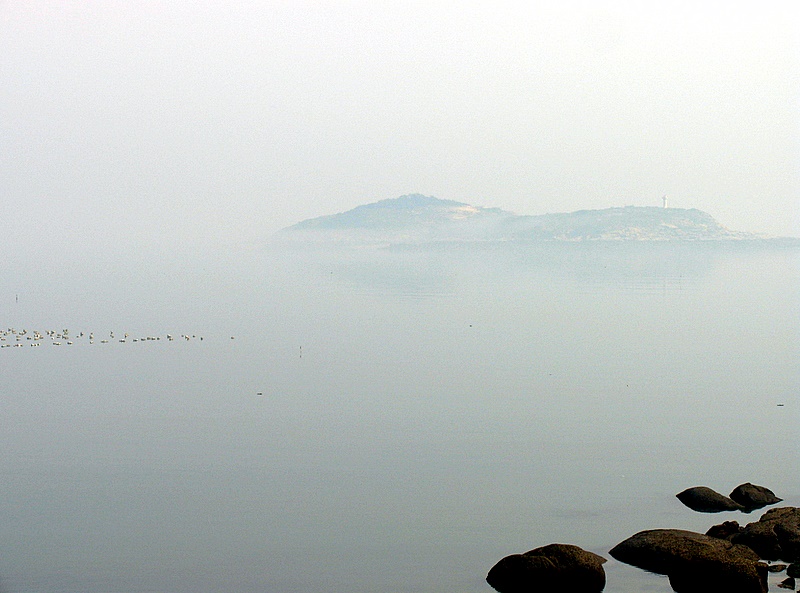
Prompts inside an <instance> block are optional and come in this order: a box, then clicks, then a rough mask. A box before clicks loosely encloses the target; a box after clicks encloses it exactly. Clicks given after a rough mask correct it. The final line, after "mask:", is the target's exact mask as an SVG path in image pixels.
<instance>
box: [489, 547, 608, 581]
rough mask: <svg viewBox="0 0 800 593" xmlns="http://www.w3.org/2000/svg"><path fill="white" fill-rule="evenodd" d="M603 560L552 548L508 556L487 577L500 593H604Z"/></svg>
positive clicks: (582, 552) (574, 550)
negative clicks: (567, 592)
mask: <svg viewBox="0 0 800 593" xmlns="http://www.w3.org/2000/svg"><path fill="white" fill-rule="evenodd" d="M605 561H606V559H605V558H603V557H602V556H598V555H597V554H593V553H592V552H587V551H586V550H583V549H582V548H579V547H578V546H573V545H569V544H550V545H548V546H543V547H541V548H536V549H535V550H531V551H530V552H525V553H524V554H512V555H511V556H506V557H505V558H503V559H502V560H500V562H498V563H497V564H495V565H494V566H493V567H492V569H491V570H490V571H489V574H488V575H486V582H487V583H489V584H490V585H491V586H492V587H493V588H494V589H496V590H497V591H499V592H500V593H536V592H537V591H541V592H542V593H550V592H551V591H555V590H558V589H563V588H565V586H568V587H570V588H573V589H575V590H581V591H587V592H588V593H593V592H599V591H602V590H603V588H604V587H605V586H606V573H605V571H604V570H603V563H604V562H605Z"/></svg>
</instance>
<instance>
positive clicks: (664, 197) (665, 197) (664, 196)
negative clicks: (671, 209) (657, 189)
mask: <svg viewBox="0 0 800 593" xmlns="http://www.w3.org/2000/svg"><path fill="white" fill-rule="evenodd" d="M661 201H662V202H664V208H666V207H667V195H666V194H664V195H663V196H661Z"/></svg>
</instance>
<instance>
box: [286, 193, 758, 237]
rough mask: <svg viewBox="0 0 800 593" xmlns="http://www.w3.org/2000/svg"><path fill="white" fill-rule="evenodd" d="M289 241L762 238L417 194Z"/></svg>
mask: <svg viewBox="0 0 800 593" xmlns="http://www.w3.org/2000/svg"><path fill="white" fill-rule="evenodd" d="M275 238H276V239H278V240H282V241H292V242H294V241H309V242H339V243H393V244H397V243H421V242H432V241H614V240H636V241H675V240H684V241H719V240H747V239H750V240H752V239H759V238H760V237H759V236H757V235H753V234H750V233H744V232H737V231H731V230H729V229H726V228H725V227H723V226H722V225H720V224H719V223H718V222H717V221H716V220H714V218H713V217H712V216H711V215H709V214H707V213H705V212H702V211H700V210H696V209H694V208H691V209H684V208H659V207H642V206H625V207H617V208H605V209H601V210H579V211H577V212H569V213H555V214H540V215H519V214H514V213H512V212H508V211H505V210H501V209H499V208H485V207H481V206H472V205H470V204H466V203H463V202H457V201H453V200H440V199H438V198H435V197H431V196H423V195H420V194H410V195H405V196H401V197H399V198H394V199H387V200H381V201H379V202H375V203H372V204H365V205H363V206H358V207H357V208H353V209H352V210H348V211H347V212H342V213H339V214H333V215H329V216H320V217H317V218H311V219H308V220H304V221H302V222H300V223H298V224H295V225H293V226H290V227H288V228H286V229H283V230H282V231H280V232H279V233H278V234H277V235H276V237H275Z"/></svg>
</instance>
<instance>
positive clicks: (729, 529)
mask: <svg viewBox="0 0 800 593" xmlns="http://www.w3.org/2000/svg"><path fill="white" fill-rule="evenodd" d="M741 530H742V527H741V526H740V525H739V522H738V521H725V522H724V523H720V524H719V525H714V526H713V527H711V528H710V529H709V530H708V531H706V535H707V536H709V537H718V538H719V539H730V538H731V536H733V535H735V534H737V533H739V532H740V531H741Z"/></svg>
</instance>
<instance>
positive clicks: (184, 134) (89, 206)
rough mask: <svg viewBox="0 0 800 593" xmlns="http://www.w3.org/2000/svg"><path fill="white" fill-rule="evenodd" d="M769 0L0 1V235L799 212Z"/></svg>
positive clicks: (235, 233)
mask: <svg viewBox="0 0 800 593" xmlns="http://www.w3.org/2000/svg"><path fill="white" fill-rule="evenodd" d="M797 17H798V8H796V7H795V6H794V5H792V4H791V3H785V2H768V3H756V2H737V3H736V4H735V5H731V4H726V3H720V2H700V3H697V2H677V3H676V2H648V3H647V4H646V5H643V4H641V3H634V2H630V3H629V2H618V1H614V2H600V3H588V2H586V3H584V2H566V3H559V4H558V5H557V6H556V5H554V4H553V5H550V4H543V3H534V4H532V5H524V4H523V3H514V2H510V3H500V4H499V5H498V4H497V3H483V2H475V3H468V4H466V5H460V6H459V7H457V8H456V7H453V6H452V5H451V4H450V3H440V2H434V3H411V4H408V3H402V4H400V3H374V2H371V3H368V2H236V3H218V2H195V3H192V4H191V5H187V4H185V3H182V2H174V1H172V0H164V1H161V2H115V3H113V4H108V3H102V2H88V3H61V2H48V1H39V0H34V1H32V2H16V1H13V0H12V1H7V2H3V3H2V4H0V79H2V83H3V84H2V85H0V116H1V117H2V121H3V124H2V125H3V129H2V134H1V135H0V150H2V153H3V154H4V155H5V158H3V159H2V160H1V161H0V178H1V179H2V181H3V192H2V195H0V207H2V213H3V219H4V222H5V232H4V233H3V245H4V246H5V248H4V250H5V251H8V250H11V251H15V252H19V251H20V250H22V249H27V250H29V251H36V252H39V253H41V254H45V255H46V254H48V253H52V252H53V251H54V250H65V249H67V250H70V249H71V250H75V251H76V256H77V255H78V254H86V253H95V252H97V251H98V250H103V251H106V252H109V251H118V252H121V253H123V254H127V253H130V252H134V251H135V252H139V253H142V252H149V253H151V254H153V255H158V254H163V253H164V252H166V251H173V250H175V249H184V250H186V251H188V252H192V251H195V250H201V249H211V250H214V249H220V248H227V247H230V246H235V247H236V248H242V246H245V247H247V246H253V245H258V244H260V242H261V241H262V240H263V239H264V237H266V236H268V235H269V234H271V233H272V232H274V231H276V230H278V229H280V228H282V227H285V226H288V225H290V224H293V223H296V222H298V221H300V220H303V219H305V218H309V217H313V216H319V215H322V214H331V213H335V212H340V211H344V210H347V209H350V208H352V207H355V206H357V205H359V204H363V203H367V202H372V201H376V200H379V199H385V198H392V197H397V196H399V195H402V194H407V193H413V192H419V193H423V194H427V195H435V196H437V197H439V198H444V199H456V200H460V201H465V202H469V203H473V204H476V205H483V206H497V207H501V208H504V209H507V210H512V211H515V212H518V213H521V214H540V213H545V212H563V211H573V210H578V209H583V208H602V207H609V206H620V205H626V204H634V205H660V197H661V196H662V195H664V194H667V195H669V197H670V204H671V205H672V206H675V207H696V208H700V209H702V210H705V211H707V212H709V213H711V214H712V215H713V216H715V217H716V218H717V219H718V220H719V221H720V222H721V223H722V224H724V225H726V226H729V227H731V228H734V229H737V230H745V231H752V232H766V233H772V234H778V235H797V234H799V233H800V231H798V188H799V187H800V185H799V184H798V169H797V166H796V165H797V163H798V162H800V158H799V157H800V143H799V142H798V140H799V139H800V130H798V126H797V122H798V121H800V119H799V118H798V105H800V101H799V99H798V83H797V81H798V74H799V73H800V51H799V48H800V42H799V41H798V33H797V31H796V27H794V26H793V25H794V23H796V22H797Z"/></svg>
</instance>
